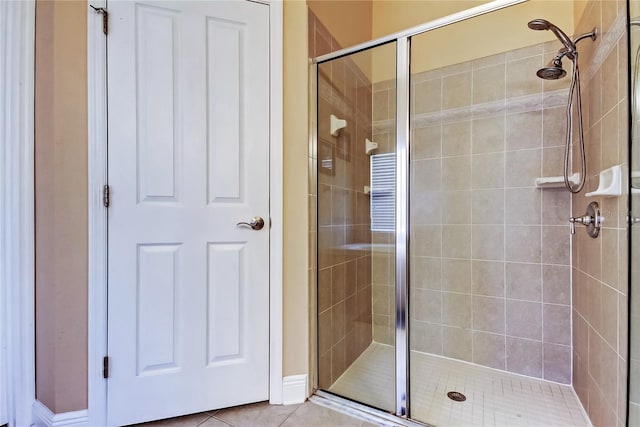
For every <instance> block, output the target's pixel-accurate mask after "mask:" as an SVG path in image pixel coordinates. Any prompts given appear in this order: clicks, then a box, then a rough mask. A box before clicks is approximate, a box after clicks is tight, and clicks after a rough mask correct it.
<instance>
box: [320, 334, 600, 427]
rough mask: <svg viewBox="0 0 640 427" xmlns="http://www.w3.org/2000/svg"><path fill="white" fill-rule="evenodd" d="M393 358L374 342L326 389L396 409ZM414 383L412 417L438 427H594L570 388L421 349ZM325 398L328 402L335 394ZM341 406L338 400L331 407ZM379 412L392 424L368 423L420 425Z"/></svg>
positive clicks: (413, 368)
mask: <svg viewBox="0 0 640 427" xmlns="http://www.w3.org/2000/svg"><path fill="white" fill-rule="evenodd" d="M394 360H395V350H394V347H392V346H389V345H385V344H380V343H375V342H374V343H372V344H371V345H370V346H369V347H368V348H367V349H366V350H365V351H364V352H363V353H362V354H361V355H360V357H358V359H356V361H355V362H353V364H352V365H351V366H350V367H349V368H348V369H347V370H346V371H345V372H344V374H342V376H340V378H338V380H337V381H336V382H335V383H334V384H333V385H332V386H331V388H330V389H329V390H328V391H329V392H330V393H332V394H336V395H338V396H345V397H348V398H352V399H356V400H358V401H362V402H365V403H367V404H369V405H372V406H374V407H378V408H390V407H393V402H394V401H393V400H392V399H393V398H394V396H391V395H390V394H389V393H388V391H389V390H390V389H391V390H392V389H394V385H395V381H394V372H395V370H394ZM410 384H411V401H410V411H411V413H410V415H411V418H412V419H413V420H415V421H419V422H428V423H430V424H431V425H435V426H443V427H444V426H525V425H526V426H553V425H555V426H567V425H571V426H591V422H590V421H589V419H588V417H587V416H586V414H585V412H584V409H583V407H582V405H581V404H580V402H579V400H578V398H577V396H576V394H575V392H574V391H573V388H572V387H571V386H569V385H564V384H559V383H555V382H551V381H546V380H541V379H537V378H532V377H527V376H524V375H519V374H513V373H510V372H505V371H501V370H497V369H492V368H487V367H483V366H480V365H475V364H472V363H468V362H463V361H458V360H454V359H449V358H446V357H441V356H434V355H431V354H426V353H421V352H417V351H412V352H411V378H410ZM451 391H455V392H458V393H462V394H464V395H465V396H466V400H465V401H464V402H456V401H454V400H451V399H450V398H448V397H447V393H448V392H451ZM321 393H322V392H318V394H319V395H321ZM321 396H322V395H321ZM324 396H325V397H324V399H325V400H326V399H328V398H327V397H326V396H331V394H329V393H325V394H324ZM342 400H343V401H345V402H348V403H349V404H348V405H347V406H348V407H349V409H350V410H351V411H357V410H359V409H358V407H357V406H356V407H353V405H358V404H354V403H353V402H351V401H349V400H346V399H342ZM321 404H322V403H321ZM339 404H340V402H339V401H338V402H337V403H336V402H335V399H334V402H333V403H332V405H339ZM358 406H360V407H363V408H368V407H367V406H364V405H358ZM332 407H333V408H334V409H336V408H335V406H332ZM354 408H355V409H354ZM360 409H361V408H360ZM369 411H371V410H369ZM377 412H380V413H381V414H385V415H386V417H390V419H389V420H388V422H389V423H390V424H386V423H381V422H379V421H378V422H376V421H374V420H370V421H372V422H376V423H377V424H381V425H413V426H417V425H420V424H417V423H411V421H408V420H405V419H402V418H395V417H392V416H391V415H388V414H386V413H384V412H382V411H374V413H377ZM349 413H350V414H351V415H356V414H355V413H353V412H349ZM394 419H395V423H394V421H393V420H394ZM405 423H411V424H405Z"/></svg>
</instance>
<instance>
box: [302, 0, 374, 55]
mask: <svg viewBox="0 0 640 427" xmlns="http://www.w3.org/2000/svg"><path fill="white" fill-rule="evenodd" d="M374 3H378V2H375V1H372V0H356V1H353V0H341V1H335V0H307V5H308V6H309V9H311V10H312V11H313V13H314V14H315V15H316V16H317V17H318V19H319V20H320V22H322V23H323V24H324V25H325V26H326V27H327V29H328V30H329V32H330V33H331V35H332V36H333V37H335V38H336V40H337V41H338V43H340V45H341V46H342V47H349V46H353V45H356V44H358V43H363V42H366V41H368V40H371V39H372V36H373V32H372V25H373V7H374V6H373V4H374Z"/></svg>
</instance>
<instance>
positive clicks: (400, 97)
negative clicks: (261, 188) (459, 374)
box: [310, 0, 528, 418]
mask: <svg viewBox="0 0 640 427" xmlns="http://www.w3.org/2000/svg"><path fill="white" fill-rule="evenodd" d="M526 1H528V0H495V1H492V2H489V3H486V4H483V5H479V6H476V7H473V8H471V9H467V10H464V11H461V12H458V13H454V14H452V15H448V16H445V17H442V18H438V19H435V20H433V21H429V22H427V23H425V24H422V25H418V26H416V27H412V28H409V29H407V30H404V31H400V32H397V33H394V34H390V35H388V36H384V37H380V38H377V39H375V40H371V41H368V42H365V43H361V44H358V45H355V46H352V47H348V48H345V49H341V50H338V51H335V52H332V53H328V54H326V55H322V56H319V57H317V58H314V59H313V60H312V63H311V67H312V69H311V76H310V77H311V82H312V86H315V96H316V99H315V100H312V102H311V104H312V108H311V111H310V113H311V114H316V111H317V99H318V89H317V75H318V74H317V73H318V69H317V67H318V65H319V64H322V63H324V62H327V61H331V60H334V59H338V58H342V57H345V56H348V55H351V54H354V53H358V52H363V51H366V50H369V49H372V48H375V47H378V46H382V45H385V44H388V43H393V42H395V43H396V229H395V237H396V239H395V244H396V254H395V275H396V282H395V300H396V303H395V304H396V310H395V319H396V333H395V352H396V369H395V371H396V387H395V388H396V390H395V401H396V408H395V413H396V415H397V416H399V417H406V418H410V416H411V413H410V410H411V405H410V401H409V400H410V393H409V390H410V388H409V387H410V384H409V337H408V329H407V327H408V323H409V310H408V306H409V301H408V287H409V243H410V242H409V182H410V180H409V161H410V158H409V153H410V137H409V136H410V118H409V115H410V108H409V105H410V104H409V103H410V71H411V70H410V62H411V38H412V37H414V36H416V35H419V34H422V33H426V32H428V31H433V30H435V29H438V28H441V27H445V26H448V25H451V24H454V23H457V22H461V21H465V20H467V19H471V18H474V17H476V16H480V15H485V14H487V13H490V12H494V11H497V10H500V9H504V8H506V7H509V6H514V5H516V4H520V3H524V2H526ZM313 101H315V102H313ZM313 107H316V108H313ZM314 110H315V111H314ZM313 117H315V116H313ZM310 123H312V129H311V132H310V133H311V134H310V138H311V141H310V147H311V149H312V150H313V151H314V155H313V158H315V159H317V156H316V155H315V154H316V153H315V150H316V149H317V145H316V141H317V138H318V135H317V131H318V129H317V118H316V119H315V120H311V121H310ZM316 177H317V173H316ZM317 184H318V183H317V179H316V194H318V193H317ZM316 209H317V206H316ZM316 244H317V243H316ZM316 252H317V253H319V252H320V251H316ZM316 306H317V305H316ZM316 336H317V331H316ZM316 361H317V355H316ZM315 378H318V375H317V363H316V375H315ZM315 388H316V389H317V384H315ZM354 409H355V408H354Z"/></svg>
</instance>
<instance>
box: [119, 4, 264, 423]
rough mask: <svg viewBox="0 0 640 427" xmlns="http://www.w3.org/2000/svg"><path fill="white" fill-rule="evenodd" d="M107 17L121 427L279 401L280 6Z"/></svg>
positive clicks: (129, 9) (151, 7)
mask: <svg viewBox="0 0 640 427" xmlns="http://www.w3.org/2000/svg"><path fill="white" fill-rule="evenodd" d="M109 12H110V33H109V43H108V64H109V65H108V78H109V94H108V95H109V184H110V187H111V195H112V203H111V206H110V207H109V311H108V316H109V325H108V327H109V336H108V339H109V342H108V347H109V357H110V362H111V365H110V375H111V376H110V378H109V382H108V416H109V424H111V425H124V424H131V423H137V422H143V421H148V420H153V419H160V418H166V417H173V416H177V415H181V414H187V413H193V412H199V411H205V410H210V409H215V408H221V407H228V406H234V405H239V404H244V403H249V402H255V401H260V400H266V399H268V397H269V396H268V380H269V371H268V368H269V367H268V362H269V353H268V348H269V342H268V339H269V336H268V326H269V312H268V301H269V298H268V297H269V282H268V277H269V268H268V262H269V253H268V244H269V227H268V226H267V227H265V228H263V229H262V230H259V231H258V230H252V229H250V228H248V227H243V226H236V224H237V223H239V222H243V221H249V220H250V218H251V217H253V216H262V217H264V218H265V220H266V221H268V216H269V170H268V159H269V138H268V135H269V57H268V55H269V31H268V28H269V27H268V6H266V5H264V4H258V3H253V2H248V1H246V2H245V1H211V2H170V1H161V2H142V1H138V2H133V1H123V2H113V3H112V4H110V5H109Z"/></svg>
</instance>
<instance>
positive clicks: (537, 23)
mask: <svg viewBox="0 0 640 427" xmlns="http://www.w3.org/2000/svg"><path fill="white" fill-rule="evenodd" d="M527 26H528V27H529V28H531V29H532V30H536V31H542V30H549V31H551V32H552V33H553V34H554V35H555V36H556V37H557V38H558V40H560V41H561V42H562V44H563V45H564V47H566V48H567V56H568V57H569V58H571V57H572V56H573V55H572V54H573V52H575V51H576V45H575V43H574V42H573V41H571V38H569V36H568V35H566V34H565V33H564V31H562V30H561V29H560V28H558V27H556V26H555V25H553V24H552V23H551V22H549V21H547V20H546V19H534V20H532V21H529V23H528V24H527Z"/></svg>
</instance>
